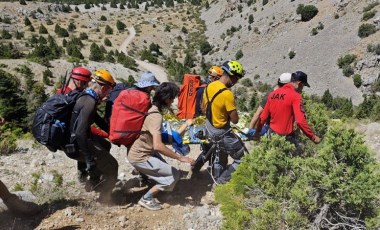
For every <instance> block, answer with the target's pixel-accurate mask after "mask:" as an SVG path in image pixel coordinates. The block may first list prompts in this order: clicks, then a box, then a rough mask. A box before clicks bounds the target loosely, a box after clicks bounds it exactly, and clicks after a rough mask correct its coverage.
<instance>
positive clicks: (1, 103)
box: [0, 69, 27, 122]
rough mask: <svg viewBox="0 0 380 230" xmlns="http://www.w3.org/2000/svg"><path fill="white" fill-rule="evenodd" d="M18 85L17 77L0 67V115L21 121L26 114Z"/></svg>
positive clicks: (9, 119)
mask: <svg viewBox="0 0 380 230" xmlns="http://www.w3.org/2000/svg"><path fill="white" fill-rule="evenodd" d="M20 86H21V84H20V81H19V80H18V78H16V77H15V76H13V75H11V74H9V73H7V72H5V71H4V70H2V69H0V115H1V116H3V117H4V118H5V119H6V120H8V121H12V120H14V121H18V122H21V121H23V120H24V119H25V117H26V116H27V110H26V107H27V106H26V100H25V99H24V98H22V97H21V92H22V90H21V88H20Z"/></svg>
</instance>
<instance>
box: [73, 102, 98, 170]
mask: <svg viewBox="0 0 380 230" xmlns="http://www.w3.org/2000/svg"><path fill="white" fill-rule="evenodd" d="M82 98H83V100H80V101H78V102H79V103H81V104H82V105H81V107H80V109H79V111H77V112H78V113H79V114H78V118H77V120H76V121H75V122H76V125H75V130H74V132H75V137H76V141H77V144H78V147H79V148H80V150H81V152H82V153H83V154H84V157H85V160H86V163H87V167H89V166H90V165H95V159H94V156H93V155H92V152H91V151H90V144H91V143H89V139H90V136H89V134H90V125H91V123H92V119H91V116H92V113H93V112H94V110H95V101H94V100H93V99H92V98H91V99H90V97H82ZM82 98H80V99H82ZM86 99H88V100H86ZM78 102H77V103H78Z"/></svg>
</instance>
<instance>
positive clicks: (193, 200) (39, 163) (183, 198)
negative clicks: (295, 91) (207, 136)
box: [0, 141, 221, 229]
mask: <svg viewBox="0 0 380 230" xmlns="http://www.w3.org/2000/svg"><path fill="white" fill-rule="evenodd" d="M20 147H21V148H22V149H20V151H18V152H16V153H14V154H12V155H9V156H0V171H1V179H2V180H3V181H4V182H5V183H6V184H7V185H8V186H9V187H10V188H11V189H13V188H14V187H15V186H16V184H19V185H21V186H22V187H23V188H24V190H28V189H30V188H31V185H32V181H33V180H34V178H33V176H32V174H33V173H39V174H40V175H41V177H40V179H39V180H38V186H39V189H38V191H37V192H35V196H36V197H37V199H36V201H37V202H39V203H41V202H42V201H46V200H47V199H51V201H48V202H47V203H46V204H45V205H44V210H43V212H42V213H41V214H39V215H37V216H35V217H26V218H17V217H15V216H13V215H12V214H11V213H9V212H8V211H4V210H3V211H2V212H1V211H0V220H1V221H0V229H61V228H62V229H76V228H84V229H123V228H125V229H215V228H219V227H220V224H221V214H220V212H219V209H218V206H216V204H215V203H214V198H213V193H212V192H211V188H212V187H211V185H212V180H211V178H210V176H209V175H208V173H207V172H206V171H202V173H201V174H200V175H199V176H197V177H196V178H192V179H187V174H188V171H189V166H188V165H185V164H182V163H178V162H176V161H173V160H171V159H168V162H170V164H172V165H173V166H175V167H176V168H178V169H180V171H181V173H182V174H181V180H180V181H179V182H178V184H177V186H176V188H175V190H174V191H173V192H170V193H161V194H160V195H159V196H158V200H159V201H160V202H162V203H163V206H164V209H163V210H161V211H158V212H154V211H149V210H147V209H145V208H142V207H140V206H139V205H137V202H138V200H139V199H140V197H141V196H142V195H143V194H144V192H146V190H147V189H148V187H147V186H141V187H140V183H139V181H138V180H137V178H136V177H135V176H133V175H132V174H131V171H132V167H131V165H130V164H129V163H128V162H127V161H126V158H125V149H124V148H119V147H117V146H113V148H112V151H111V152H112V154H113V156H115V157H116V158H117V160H118V162H119V165H120V166H119V179H120V180H122V181H124V182H126V184H127V185H126V187H127V188H129V189H128V191H127V190H125V191H126V192H127V194H126V195H125V201H124V202H123V203H122V204H121V205H117V206H110V207H107V206H103V205H100V204H99V203H97V202H96V197H97V194H96V192H90V193H87V192H86V191H85V190H84V188H83V187H82V186H81V185H80V184H79V183H78V182H77V181H76V168H75V161H73V160H71V159H69V158H67V157H66V156H65V155H64V154H63V153H62V152H56V153H50V152H49V151H48V150H47V149H46V148H44V147H42V146H40V147H38V148H33V147H32V142H31V141H21V142H20ZM198 147H199V146H198V145H192V146H191V149H192V152H191V154H190V155H191V156H192V157H196V156H197V155H198V153H199V150H198ZM53 171H56V172H57V173H58V174H60V175H62V177H63V184H62V186H60V187H59V188H56V189H54V188H51V186H52V184H54V181H52V178H51V175H52V174H53ZM42 195H44V197H42ZM58 198H59V199H58ZM0 207H1V202H0ZM3 209H4V207H3Z"/></svg>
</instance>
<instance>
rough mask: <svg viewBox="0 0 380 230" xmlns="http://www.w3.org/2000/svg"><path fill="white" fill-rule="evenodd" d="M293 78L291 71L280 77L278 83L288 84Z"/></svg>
mask: <svg viewBox="0 0 380 230" xmlns="http://www.w3.org/2000/svg"><path fill="white" fill-rule="evenodd" d="M291 80H292V74H291V73H283V74H281V75H280V77H279V78H278V83H281V84H287V83H289V82H290V81H291Z"/></svg>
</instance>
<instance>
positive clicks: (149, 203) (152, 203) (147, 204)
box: [138, 197, 162, 211]
mask: <svg viewBox="0 0 380 230" xmlns="http://www.w3.org/2000/svg"><path fill="white" fill-rule="evenodd" d="M138 204H139V205H141V206H143V207H144V208H147V209H149V210H152V211H158V210H160V209H162V207H161V205H160V204H159V203H157V202H156V200H155V199H154V198H153V199H151V200H147V199H144V197H141V199H140V200H139V203H138Z"/></svg>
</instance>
